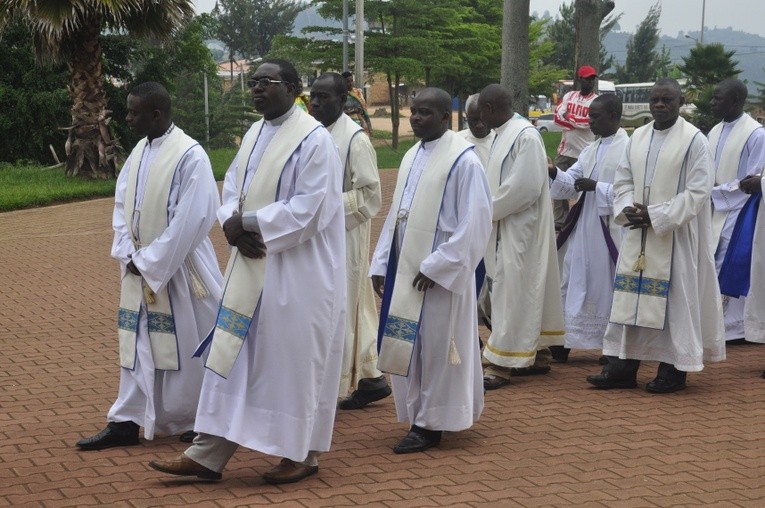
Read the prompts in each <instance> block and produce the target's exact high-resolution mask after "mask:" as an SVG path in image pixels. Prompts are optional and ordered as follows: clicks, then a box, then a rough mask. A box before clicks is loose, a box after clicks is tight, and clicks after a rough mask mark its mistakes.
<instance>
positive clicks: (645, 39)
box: [616, 3, 664, 83]
mask: <svg viewBox="0 0 765 508" xmlns="http://www.w3.org/2000/svg"><path fill="white" fill-rule="evenodd" d="M660 18H661V3H656V4H654V5H653V6H651V8H650V9H649V10H648V14H647V15H646V17H645V19H643V21H641V22H640V24H639V25H638V27H637V30H635V33H634V34H633V35H632V36H630V38H629V40H628V41H627V59H626V61H625V62H624V66H621V65H617V66H616V79H617V80H618V81H619V82H620V83H639V82H642V81H654V80H655V79H656V77H657V72H658V69H659V67H660V65H662V55H663V54H664V52H663V51H662V53H661V54H660V53H658V52H657V50H656V45H657V44H658V42H659V19H660Z"/></svg>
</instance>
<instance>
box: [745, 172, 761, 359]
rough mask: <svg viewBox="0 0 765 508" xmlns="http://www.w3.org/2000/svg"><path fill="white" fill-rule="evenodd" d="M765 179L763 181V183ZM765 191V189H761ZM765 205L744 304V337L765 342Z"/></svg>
mask: <svg viewBox="0 0 765 508" xmlns="http://www.w3.org/2000/svg"><path fill="white" fill-rule="evenodd" d="M763 183H765V181H763V182H761V186H762V184H763ZM761 191H762V192H765V189H761ZM764 254H765V206H763V204H762V202H760V207H759V209H758V210H757V226H756V227H755V230H754V238H753V240H752V269H751V273H750V277H751V278H750V284H749V294H748V295H747V297H746V304H745V306H744V338H745V339H746V340H748V341H750V342H759V343H761V344H762V343H765V255H764Z"/></svg>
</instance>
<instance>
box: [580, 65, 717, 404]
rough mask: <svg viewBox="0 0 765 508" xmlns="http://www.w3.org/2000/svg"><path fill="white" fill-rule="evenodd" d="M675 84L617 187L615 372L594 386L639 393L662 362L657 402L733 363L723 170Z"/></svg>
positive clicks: (639, 136) (606, 344)
mask: <svg viewBox="0 0 765 508" xmlns="http://www.w3.org/2000/svg"><path fill="white" fill-rule="evenodd" d="M683 102H684V99H683V95H682V92H681V91H680V86H679V85H678V83H677V81H675V80H673V79H668V78H665V79H661V80H659V81H657V82H656V84H655V85H654V87H653V89H652V90H651V95H650V101H649V104H650V110H651V115H652V116H653V118H654V121H653V122H652V123H649V124H648V125H646V126H643V127H641V128H639V129H637V130H636V131H635V133H634V134H633V135H632V137H631V138H630V141H629V142H628V144H627V148H626V152H625V157H624V158H623V159H622V163H620V165H619V167H618V168H617V170H616V177H615V179H614V194H615V197H614V210H616V211H618V212H617V215H616V216H615V218H614V220H615V222H616V223H617V224H619V225H622V226H624V227H625V228H626V229H625V232H624V238H623V240H622V243H621V246H620V249H619V260H618V262H617V268H616V276H615V282H614V301H613V304H612V307H611V317H610V323H609V325H608V328H607V329H606V334H605V337H604V339H603V354H605V355H607V356H608V357H609V363H608V365H606V366H605V367H604V368H603V371H602V372H601V373H600V374H598V375H593V376H588V377H587V381H588V382H589V383H590V384H592V385H594V386H596V387H598V388H635V387H636V386H637V379H636V376H637V370H638V368H639V366H640V362H641V361H642V360H649V361H658V362H660V364H659V369H658V372H657V375H656V377H655V378H654V379H653V380H652V381H651V382H649V383H648V384H647V385H646V390H647V391H649V392H651V393H671V392H676V391H678V390H682V389H684V388H685V387H686V375H687V372H696V371H700V370H702V369H703V368H704V361H705V360H706V361H720V360H723V359H725V344H724V331H723V325H722V308H721V303H720V293H719V287H718V285H717V277H716V274H715V269H714V258H713V245H712V240H711V234H712V229H711V210H710V200H709V195H710V193H711V191H712V184H713V182H714V166H713V163H712V160H711V157H710V156H709V148H708V145H707V141H706V138H705V137H704V136H703V135H702V134H701V133H700V132H699V130H698V129H696V128H695V127H694V126H692V125H691V124H689V123H688V122H686V121H685V120H684V119H683V118H681V117H680V106H682V104H683Z"/></svg>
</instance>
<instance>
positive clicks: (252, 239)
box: [227, 221, 266, 259]
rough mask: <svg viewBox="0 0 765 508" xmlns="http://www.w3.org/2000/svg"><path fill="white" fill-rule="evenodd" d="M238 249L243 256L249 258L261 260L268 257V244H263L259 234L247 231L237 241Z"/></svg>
mask: <svg viewBox="0 0 765 508" xmlns="http://www.w3.org/2000/svg"><path fill="white" fill-rule="evenodd" d="M227 222H228V221H227ZM236 248H237V249H239V252H241V253H242V256H245V257H248V258H253V259H260V258H262V257H265V255H266V244H265V243H264V242H263V237H261V236H260V235H259V234H258V233H250V232H248V231H245V232H244V233H243V234H242V235H241V236H240V237H239V238H238V239H237V240H236Z"/></svg>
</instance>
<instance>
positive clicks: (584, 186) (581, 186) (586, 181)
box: [574, 178, 598, 192]
mask: <svg viewBox="0 0 765 508" xmlns="http://www.w3.org/2000/svg"><path fill="white" fill-rule="evenodd" d="M597 184H598V182H597V181H595V180H593V179H591V178H577V179H576V180H575V181H574V190H575V191H577V192H592V191H594V190H595V187H596V186H597Z"/></svg>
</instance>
